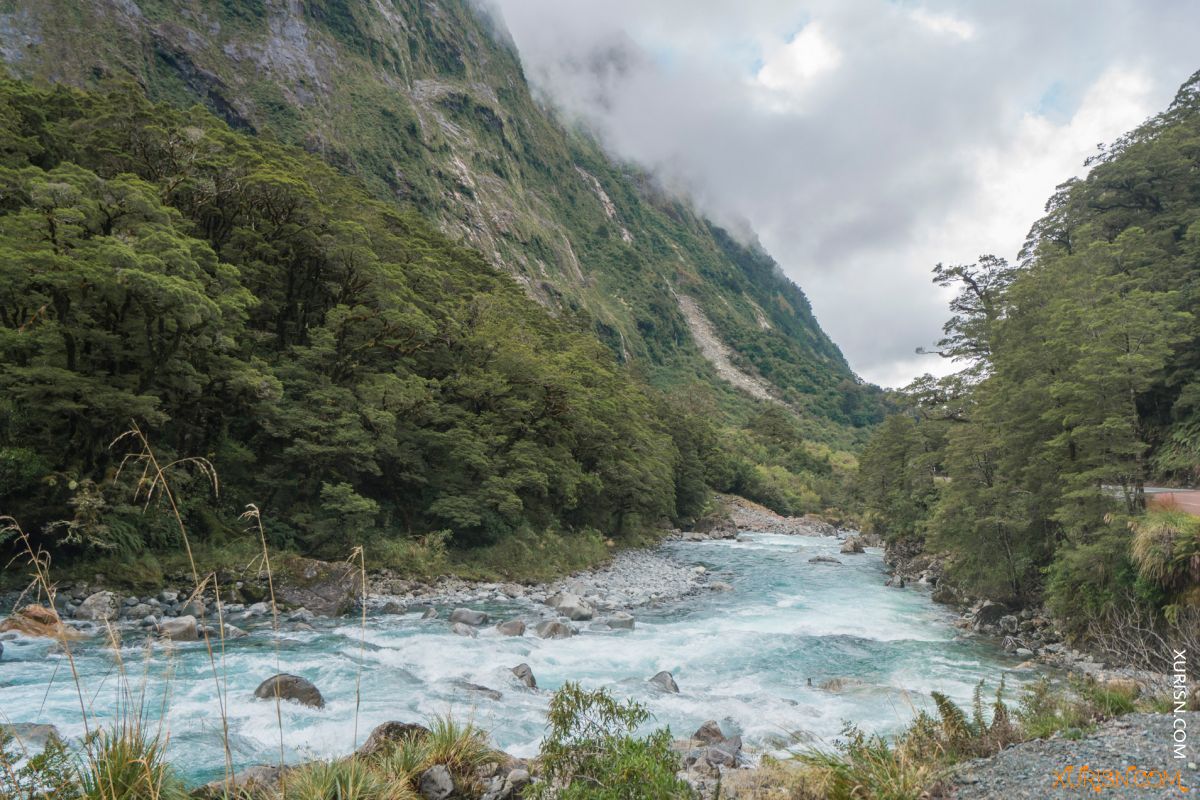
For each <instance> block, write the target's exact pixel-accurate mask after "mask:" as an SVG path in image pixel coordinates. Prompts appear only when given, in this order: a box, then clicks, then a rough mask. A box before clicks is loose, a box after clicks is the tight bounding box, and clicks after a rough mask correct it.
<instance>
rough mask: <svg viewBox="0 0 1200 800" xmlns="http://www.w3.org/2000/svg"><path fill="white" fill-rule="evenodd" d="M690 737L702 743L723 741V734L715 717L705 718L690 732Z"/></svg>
mask: <svg viewBox="0 0 1200 800" xmlns="http://www.w3.org/2000/svg"><path fill="white" fill-rule="evenodd" d="M692 738H693V739H695V740H696V741H698V742H703V743H704V744H716V743H717V742H723V741H725V734H723V733H721V726H720V724H718V723H717V721H716V720H715V719H710V720H706V721H705V722H704V723H703V724H702V725H701V726H700V727H699V728H697V729H696V732H695V733H693V734H692Z"/></svg>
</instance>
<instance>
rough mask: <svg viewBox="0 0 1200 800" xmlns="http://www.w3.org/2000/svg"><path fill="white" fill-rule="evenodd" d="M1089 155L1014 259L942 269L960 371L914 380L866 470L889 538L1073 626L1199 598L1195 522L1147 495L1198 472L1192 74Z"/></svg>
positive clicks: (1199, 335) (1186, 604)
mask: <svg viewBox="0 0 1200 800" xmlns="http://www.w3.org/2000/svg"><path fill="white" fill-rule="evenodd" d="M1091 165H1092V168H1091V170H1090V172H1089V173H1088V174H1087V176H1086V178H1084V179H1081V180H1072V181H1070V182H1068V183H1066V184H1063V185H1062V186H1060V187H1059V190H1058V191H1057V192H1056V193H1055V195H1054V196H1053V197H1052V198H1051V199H1050V201H1049V203H1048V204H1047V208H1046V215H1045V216H1044V217H1043V218H1042V219H1041V220H1039V221H1038V222H1037V223H1036V224H1035V225H1034V226H1033V228H1032V230H1031V232H1030V234H1029V237H1028V240H1027V242H1026V245H1025V247H1024V249H1023V251H1022V253H1021V255H1020V257H1019V259H1018V262H1017V263H1015V264H1010V263H1008V262H1007V261H1005V260H1004V259H1001V258H997V257H995V256H984V257H982V258H981V259H980V260H979V261H978V262H976V263H974V264H967V265H952V266H947V265H938V267H937V268H936V269H935V270H934V282H935V283H936V284H937V285H939V286H942V287H950V288H952V289H953V290H954V291H955V292H956V295H955V298H954V300H953V302H952V304H951V313H952V316H951V318H950V319H949V321H948V322H947V323H946V324H945V328H944V334H945V335H944V337H943V338H942V339H941V341H939V342H938V343H937V345H936V351H937V353H938V354H939V355H941V356H942V357H945V358H950V359H954V360H955V362H956V364H957V365H958V366H959V367H960V369H959V371H958V372H957V373H955V374H953V375H951V376H950V377H948V378H943V379H934V378H932V377H929V376H926V377H925V378H924V379H920V380H918V381H916V382H915V383H914V384H912V385H911V386H910V387H908V389H907V390H906V393H905V394H906V400H907V407H906V408H905V409H904V410H903V411H902V412H901V413H897V414H895V415H893V416H891V417H890V418H888V419H887V420H886V422H885V423H884V424H883V425H882V426H881V427H880V428H879V429H878V430H877V432H876V433H875V434H874V436H873V437H872V438H871V440H870V442H869V443H868V445H867V447H866V448H865V450H864V452H863V453H862V457H861V466H860V472H859V476H858V483H857V492H858V495H859V497H860V499H861V501H862V503H863V508H864V515H865V516H866V518H867V519H868V520H869V522H870V523H871V524H872V525H873V526H874V527H875V528H876V529H877V530H879V531H880V532H882V533H885V534H886V536H887V537H888V538H889V539H890V540H892V541H910V542H913V541H916V542H920V543H923V546H924V547H925V548H926V549H927V550H930V551H933V552H939V553H945V554H948V556H949V557H950V563H951V565H952V566H951V574H952V576H953V578H954V579H955V580H956V581H958V582H959V584H960V585H961V586H963V587H964V588H965V589H966V590H967V591H970V592H972V593H975V594H977V595H982V596H987V597H992V598H996V599H999V600H1003V601H1008V602H1012V603H1017V604H1026V603H1032V602H1040V601H1042V600H1044V601H1045V602H1046V604H1047V606H1048V607H1049V608H1050V610H1051V611H1052V612H1054V613H1055V614H1056V615H1057V616H1058V617H1059V618H1061V619H1062V620H1064V621H1065V622H1066V623H1067V624H1068V626H1069V627H1070V628H1071V629H1072V631H1073V632H1074V633H1076V634H1077V635H1080V636H1086V635H1088V634H1089V632H1091V633H1093V634H1096V633H1098V632H1099V631H1103V630H1105V629H1110V630H1111V629H1112V628H1113V627H1114V626H1115V625H1116V623H1117V622H1118V621H1125V622H1126V623H1127V622H1128V621H1129V620H1131V619H1137V620H1141V621H1142V622H1141V627H1144V628H1145V629H1147V630H1157V629H1161V628H1162V626H1172V625H1178V624H1183V622H1182V621H1183V620H1185V619H1186V620H1190V621H1191V622H1190V623H1189V624H1196V623H1195V620H1196V619H1197V616H1196V613H1195V612H1196V609H1197V607H1198V606H1200V519H1198V518H1195V517H1190V516H1188V515H1186V514H1182V513H1180V512H1178V511H1173V510H1171V509H1169V508H1168V509H1155V508H1150V509H1149V510H1148V509H1147V494H1146V491H1145V489H1146V487H1147V486H1150V485H1153V484H1155V483H1161V484H1166V485H1169V486H1189V485H1194V484H1195V482H1196V481H1197V479H1200V326H1198V324H1197V323H1198V319H1197V310H1198V308H1200V282H1198V280H1197V276H1198V275H1200V270H1198V269H1197V265H1198V263H1200V178H1198V174H1200V173H1198V167H1200V73H1197V74H1196V75H1194V76H1192V78H1191V79H1190V80H1189V81H1188V82H1187V83H1185V84H1184V86H1183V87H1182V88H1181V89H1180V90H1179V93H1178V95H1177V96H1176V98H1175V100H1174V102H1173V103H1172V104H1171V106H1170V108H1169V109H1168V110H1167V111H1165V112H1163V113H1162V114H1160V115H1158V116H1156V117H1154V118H1152V119H1150V120H1149V121H1147V122H1146V123H1145V124H1143V125H1142V126H1140V127H1138V128H1137V129H1136V130H1134V131H1132V132H1131V133H1129V134H1127V135H1126V136H1124V137H1123V138H1121V139H1120V140H1118V141H1116V142H1114V143H1113V144H1112V145H1111V146H1109V147H1107V148H1102V149H1101V150H1100V152H1099V153H1098V154H1097V155H1096V156H1094V158H1093V159H1092V160H1091ZM1126 627H1128V626H1126Z"/></svg>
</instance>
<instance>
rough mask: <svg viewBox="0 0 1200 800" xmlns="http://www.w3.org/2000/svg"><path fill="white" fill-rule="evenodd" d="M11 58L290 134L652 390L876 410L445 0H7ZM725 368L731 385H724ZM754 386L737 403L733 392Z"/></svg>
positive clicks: (819, 423)
mask: <svg viewBox="0 0 1200 800" xmlns="http://www.w3.org/2000/svg"><path fill="white" fill-rule="evenodd" d="M0 9H2V10H3V11H2V16H0V56H2V57H3V60H4V61H5V63H6V64H7V66H8V69H9V71H10V72H11V73H12V74H13V75H14V76H16V77H19V78H23V79H26V80H32V81H35V82H38V83H45V82H55V83H65V84H69V85H73V86H78V87H110V86H113V85H117V84H120V83H121V82H128V81H133V82H135V83H136V84H137V85H138V86H139V87H141V89H142V90H143V91H144V92H145V93H146V94H147V95H148V96H149V97H150V98H151V99H152V100H155V101H165V102H168V103H171V104H175V105H178V106H182V107H186V106H187V105H190V104H192V103H196V102H199V103H202V104H203V105H204V106H206V107H207V108H208V109H210V110H211V111H213V112H214V113H215V114H217V115H218V116H220V117H221V118H223V119H224V120H225V121H226V122H228V123H229V124H230V125H231V126H232V127H233V128H235V129H238V130H241V131H245V132H248V133H254V134H258V135H262V136H266V137H276V138H278V139H279V140H281V141H284V142H288V143H292V144H296V145H299V146H301V147H303V148H304V149H305V150H307V151H309V152H311V153H314V154H317V155H319V156H320V157H321V158H323V159H324V160H325V161H326V162H328V163H330V164H331V165H333V166H335V167H336V168H337V169H339V170H341V171H343V172H345V173H348V174H352V175H354V176H357V177H358V178H360V179H361V180H362V181H363V182H364V183H365V184H366V185H367V186H368V187H369V189H370V191H371V192H372V193H373V194H374V195H375V196H376V197H379V198H383V199H389V200H398V201H400V202H402V203H405V204H409V205H411V206H412V207H414V208H415V209H417V210H418V211H419V212H420V213H422V214H423V215H426V216H428V217H430V218H432V219H434V220H436V222H437V225H438V227H439V228H440V229H441V230H442V231H443V232H444V233H445V234H447V235H448V236H450V237H451V238H452V239H454V240H457V241H459V242H462V243H463V244H466V245H468V246H470V247H472V248H474V249H477V250H479V251H480V252H481V253H483V254H484V256H485V257H486V258H487V260H488V261H489V262H491V263H492V264H494V265H495V266H496V267H498V268H499V269H501V270H503V271H506V272H508V273H510V274H511V275H513V277H514V278H515V279H516V280H517V281H518V282H519V283H520V284H521V285H522V286H523V287H524V288H525V290H526V292H527V293H528V294H529V295H530V296H532V297H533V298H535V299H536V300H537V301H538V302H540V303H542V304H543V305H545V306H546V307H548V308H550V309H551V310H552V312H553V313H554V314H556V315H557V316H559V317H560V318H563V319H569V320H575V321H577V324H579V325H580V326H583V327H586V328H590V329H591V330H592V331H593V332H594V333H595V334H596V335H597V336H599V338H600V339H601V340H602V341H603V342H604V343H605V344H606V345H607V346H608V347H609V348H610V349H611V350H612V352H613V353H614V354H615V355H616V356H617V358H618V359H619V360H620V361H623V362H627V363H630V364H631V365H633V368H634V369H635V370H636V371H638V373H639V374H641V375H643V376H644V377H645V378H646V379H647V380H649V381H650V383H651V384H653V385H655V386H658V387H660V388H664V389H680V388H684V387H694V386H696V385H697V384H699V385H701V386H703V387H705V388H704V391H705V392H706V393H708V394H711V395H713V396H714V397H715V399H716V402H718V403H719V404H720V405H721V406H722V407H724V408H725V409H726V410H727V411H728V412H730V413H732V414H733V415H734V416H735V417H738V418H746V417H747V416H748V415H750V414H752V413H755V412H754V411H753V409H754V407H755V406H756V405H757V402H768V403H782V404H785V405H786V406H787V407H790V408H791V409H793V410H795V411H797V412H799V413H800V414H801V416H802V419H803V420H804V422H803V424H804V425H805V430H806V431H807V435H808V436H810V437H811V438H817V439H824V440H827V441H836V442H843V443H849V442H852V441H854V440H856V439H857V438H859V437H858V434H857V433H855V430H856V429H859V428H862V427H864V426H869V425H870V424H872V423H873V422H875V421H877V420H878V419H879V418H880V416H881V404H880V401H879V394H878V391H877V390H875V389H874V387H870V386H866V385H864V384H863V383H862V382H861V381H859V380H858V379H857V378H856V376H855V375H854V374H853V372H852V371H851V370H850V368H849V367H848V365H847V363H846V361H845V359H844V358H843V356H842V354H841V353H840V351H839V350H838V348H837V347H836V345H834V344H833V343H832V342H831V341H830V340H829V338H828V337H827V336H826V335H825V333H824V332H823V331H822V330H821V328H820V326H819V325H818V324H817V322H816V320H815V318H814V317H813V314H812V310H811V308H810V306H809V303H808V300H807V298H806V297H805V296H804V294H803V292H802V291H801V290H800V289H799V288H798V287H796V286H795V285H794V284H793V283H792V282H790V281H789V280H788V279H787V278H786V277H784V276H783V274H782V273H781V271H780V270H779V268H778V266H777V265H776V264H775V263H774V262H773V261H772V259H771V258H770V256H769V255H767V254H766V253H765V252H764V251H763V250H762V248H761V247H760V246H758V245H757V244H756V243H754V242H746V241H740V240H739V239H738V238H736V237H734V236H732V235H730V234H729V233H728V232H727V231H725V230H722V229H721V228H720V227H718V226H716V225H714V224H713V223H712V222H711V221H709V220H707V219H705V218H704V217H703V216H702V215H701V214H699V213H697V211H696V210H695V209H693V208H692V207H691V206H690V205H689V204H688V202H687V201H686V200H684V199H680V198H678V197H674V196H671V195H669V194H667V193H665V192H663V191H661V190H660V189H659V188H658V187H657V186H656V185H655V182H654V181H653V179H652V178H651V176H648V175H646V174H645V173H643V172H641V171H639V170H638V169H636V168H634V167H631V166H629V165H627V164H619V163H616V162H615V161H614V160H613V159H611V158H609V157H608V156H607V155H606V154H605V153H604V152H603V150H602V149H601V148H600V147H599V146H598V144H597V143H596V142H595V141H594V140H593V139H592V138H591V137H589V136H588V135H586V133H584V132H581V131H578V130H575V129H572V128H570V127H567V126H564V125H563V124H561V123H560V122H559V121H558V120H557V119H556V118H555V116H554V115H553V113H551V112H550V111H549V110H547V109H546V108H545V107H543V106H542V105H540V104H539V103H538V102H537V101H536V100H535V98H534V96H533V94H532V93H531V91H530V87H529V86H528V84H527V83H526V81H525V78H524V75H523V73H522V69H521V64H520V61H519V58H518V55H517V53H516V51H515V49H514V47H513V46H512V44H511V43H510V41H509V39H508V37H507V34H506V33H505V32H504V30H503V29H502V28H501V27H500V26H499V25H498V24H497V23H496V21H495V20H494V19H493V18H492V17H489V16H488V15H487V14H486V13H483V12H481V11H479V10H478V9H477V8H476V7H475V6H473V5H471V4H469V3H468V2H466V0H439V2H436V3H435V2H429V1H428V0H379V1H378V2H370V3H354V2H345V0H335V1H331V2H299V1H298V0H245V1H244V2H234V1H233V0H187V1H186V2H185V1H183V0H174V1H172V2H168V1H167V0H83V1H82V2H80V0H37V2H33V1H32V0H6V2H4V3H2V4H0ZM734 387H737V388H734ZM751 398H757V402H754V401H751Z"/></svg>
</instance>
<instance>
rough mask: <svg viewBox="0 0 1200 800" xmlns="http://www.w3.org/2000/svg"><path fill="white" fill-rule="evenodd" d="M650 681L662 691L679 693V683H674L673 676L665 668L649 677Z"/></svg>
mask: <svg viewBox="0 0 1200 800" xmlns="http://www.w3.org/2000/svg"><path fill="white" fill-rule="evenodd" d="M650 683H651V684H653V685H654V686H656V687H658V688H659V689H661V690H662V691H664V692H670V693H671V694H679V684H677V683H675V678H674V677H673V676H672V675H671V673H669V672H667V671H666V670H663V671H662V672H660V673H658V674H657V675H655V676H654V677H653V678H651V679H650Z"/></svg>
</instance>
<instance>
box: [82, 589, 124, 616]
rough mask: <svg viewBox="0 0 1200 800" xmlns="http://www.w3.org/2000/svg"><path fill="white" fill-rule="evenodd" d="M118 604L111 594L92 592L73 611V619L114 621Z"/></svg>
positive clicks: (115, 597) (114, 596) (118, 608)
mask: <svg viewBox="0 0 1200 800" xmlns="http://www.w3.org/2000/svg"><path fill="white" fill-rule="evenodd" d="M119 610H120V603H119V602H118V601H117V596H116V595H115V594H113V593H112V592H94V593H93V594H90V595H88V597H87V599H86V600H84V601H83V602H82V603H80V604H79V607H78V608H76V609H75V619H85V620H90V621H92V622H107V621H108V620H112V619H116V618H117V614H118V611H119Z"/></svg>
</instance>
